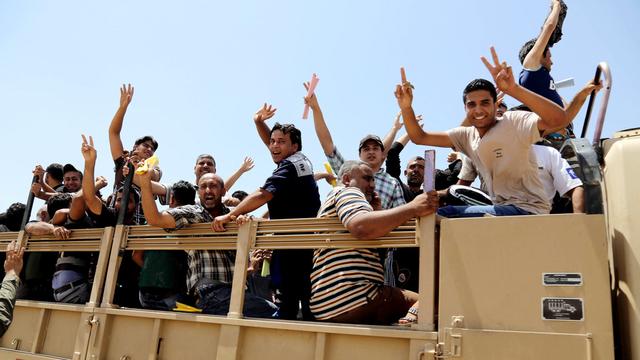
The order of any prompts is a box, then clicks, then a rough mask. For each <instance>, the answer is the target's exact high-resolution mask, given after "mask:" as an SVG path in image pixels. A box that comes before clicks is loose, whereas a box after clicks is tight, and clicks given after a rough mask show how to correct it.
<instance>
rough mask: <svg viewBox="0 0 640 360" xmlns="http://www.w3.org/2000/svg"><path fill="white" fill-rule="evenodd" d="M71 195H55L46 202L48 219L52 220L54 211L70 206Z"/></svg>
mask: <svg viewBox="0 0 640 360" xmlns="http://www.w3.org/2000/svg"><path fill="white" fill-rule="evenodd" d="M72 198H73V195H71V194H69V193H56V194H55V195H53V196H51V197H50V198H49V200H47V212H48V213H49V217H50V218H51V219H53V216H54V215H55V214H56V211H58V210H60V209H68V208H69V207H70V206H71V199H72Z"/></svg>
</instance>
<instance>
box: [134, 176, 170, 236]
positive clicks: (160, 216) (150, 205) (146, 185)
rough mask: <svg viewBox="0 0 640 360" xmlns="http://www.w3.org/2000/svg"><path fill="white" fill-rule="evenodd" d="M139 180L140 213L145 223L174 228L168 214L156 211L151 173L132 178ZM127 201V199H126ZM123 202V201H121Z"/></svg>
mask: <svg viewBox="0 0 640 360" xmlns="http://www.w3.org/2000/svg"><path fill="white" fill-rule="evenodd" d="M136 177H138V178H139V180H138V181H139V183H140V192H141V197H142V211H143V212H144V217H145V218H146V219H147V223H148V224H149V225H151V226H156V227H160V228H165V229H173V228H175V227H176V221H175V219H174V218H173V216H171V215H170V214H169V213H168V212H166V211H163V212H159V211H158V206H157V205H156V200H155V198H154V197H153V191H152V188H151V172H150V171H147V172H146V173H144V174H137V173H136V174H135V175H134V178H136ZM127 200H128V199H127ZM122 201H123V202H124V201H125V200H124V199H123V200H122Z"/></svg>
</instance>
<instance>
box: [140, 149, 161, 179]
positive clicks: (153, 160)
mask: <svg viewBox="0 0 640 360" xmlns="http://www.w3.org/2000/svg"><path fill="white" fill-rule="evenodd" d="M159 163H160V160H158V157H157V156H156V155H155V154H154V155H153V156H151V157H150V158H148V159H147V160H145V161H144V164H143V165H142V166H140V167H139V168H137V169H136V174H138V175H142V174H146V173H147V171H149V170H151V169H153V168H154V167H156V166H158V164H159Z"/></svg>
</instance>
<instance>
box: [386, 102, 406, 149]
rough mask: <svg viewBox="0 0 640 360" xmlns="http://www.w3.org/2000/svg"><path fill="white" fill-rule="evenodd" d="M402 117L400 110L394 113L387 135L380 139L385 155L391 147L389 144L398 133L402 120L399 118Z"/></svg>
mask: <svg viewBox="0 0 640 360" xmlns="http://www.w3.org/2000/svg"><path fill="white" fill-rule="evenodd" d="M401 118H402V112H401V111H400V112H398V115H396V118H395V120H393V125H391V129H389V132H388V133H387V135H385V136H384V139H383V140H382V146H384V155H386V154H387V153H388V152H389V149H391V145H392V144H393V142H394V141H395V139H396V136H397V135H398V131H399V130H400V129H401V128H402V125H403V124H402V120H400V119H401Z"/></svg>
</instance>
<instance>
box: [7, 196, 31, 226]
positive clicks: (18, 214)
mask: <svg viewBox="0 0 640 360" xmlns="http://www.w3.org/2000/svg"><path fill="white" fill-rule="evenodd" d="M26 209H27V206H26V205H25V204H23V203H19V202H16V203H13V204H11V206H9V208H8V209H7V212H6V218H5V223H4V224H5V225H6V226H7V228H8V229H9V230H11V231H20V225H22V217H23V216H24V212H25V211H26Z"/></svg>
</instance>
